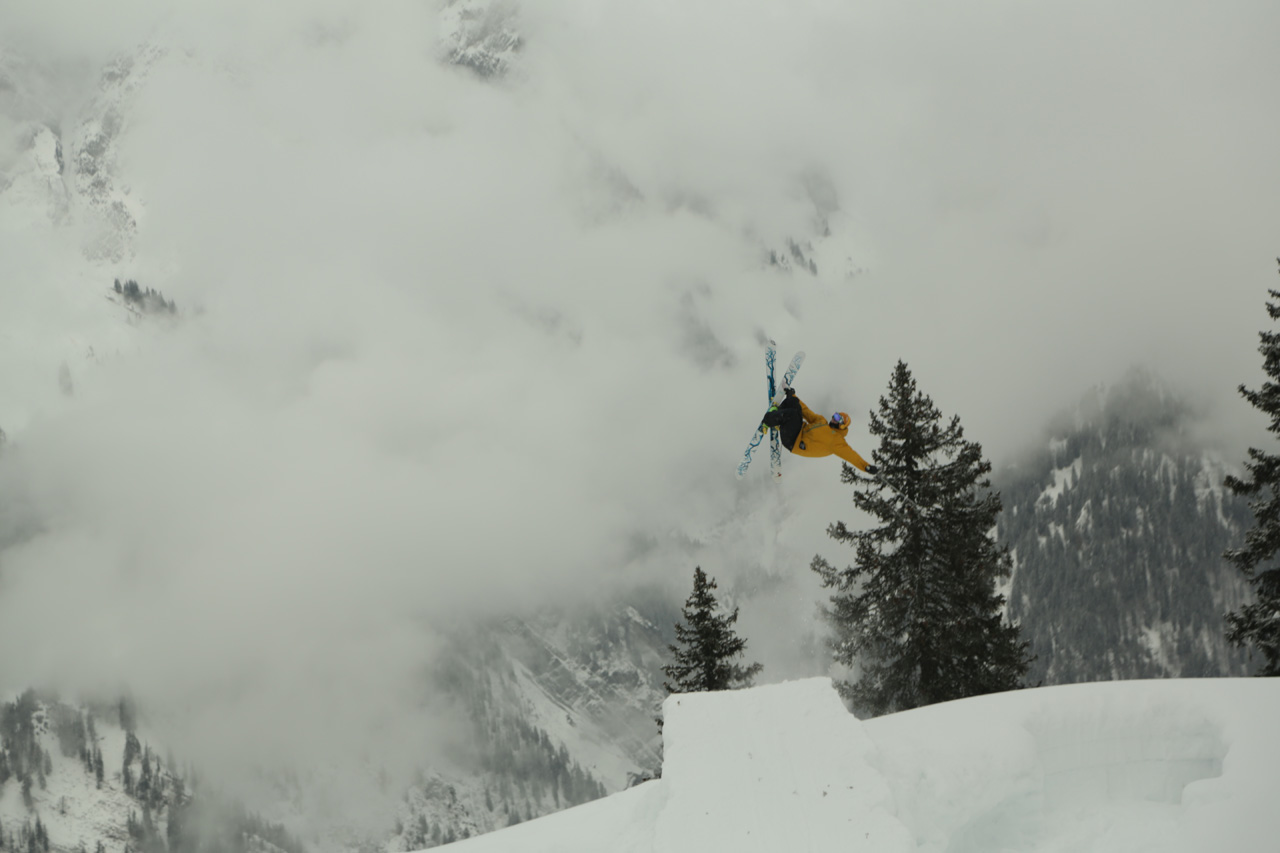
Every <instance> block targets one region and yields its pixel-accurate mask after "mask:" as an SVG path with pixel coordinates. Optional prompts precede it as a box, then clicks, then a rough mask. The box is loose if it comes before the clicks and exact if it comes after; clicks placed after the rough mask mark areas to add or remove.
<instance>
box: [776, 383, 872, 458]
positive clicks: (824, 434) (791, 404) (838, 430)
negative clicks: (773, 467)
mask: <svg viewBox="0 0 1280 853" xmlns="http://www.w3.org/2000/svg"><path fill="white" fill-rule="evenodd" d="M783 390H784V391H785V392H786V399H785V400H783V401H782V403H781V404H780V405H779V406H778V407H777V408H776V409H770V410H769V411H768V412H766V413H765V416H764V420H763V421H761V424H760V428H761V429H762V430H763V429H764V428H766V427H775V428H777V430H778V434H779V435H778V437H779V438H781V439H782V443H783V445H785V446H786V448H787V450H790V451H791V452H792V453H794V454H796V455H797V456H830V455H831V454H833V453H834V454H835V455H836V456H839V457H840V458H841V459H843V460H844V461H846V462H848V463H849V464H850V465H852V466H853V467H855V468H857V469H858V470H860V471H864V472H866V473H867V474H871V475H872V476H874V475H875V474H876V473H877V470H878V469H877V468H876V466H874V465H870V464H868V463H867V461H866V460H865V459H863V458H862V457H861V456H859V455H858V453H857V451H855V450H854V449H853V448H852V447H850V446H849V442H848V441H846V440H845V437H846V436H847V435H848V434H849V416H848V415H847V414H845V413H844V412H836V413H835V414H834V415H832V416H831V420H830V421H828V420H827V419H826V418H824V417H822V415H819V414H818V413H816V412H814V411H813V409H810V408H809V407H808V406H806V405H805V404H804V403H802V402H801V401H800V398H799V397H797V396H796V392H795V389H793V388H785V389H783Z"/></svg>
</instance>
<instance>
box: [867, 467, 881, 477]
mask: <svg viewBox="0 0 1280 853" xmlns="http://www.w3.org/2000/svg"><path fill="white" fill-rule="evenodd" d="M867 473H868V474H870V475H871V476H872V477H874V476H875V475H876V474H879V473H880V469H879V468H877V467H876V466H874V465H868V466H867Z"/></svg>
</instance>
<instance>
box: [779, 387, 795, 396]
mask: <svg viewBox="0 0 1280 853" xmlns="http://www.w3.org/2000/svg"><path fill="white" fill-rule="evenodd" d="M782 393H783V394H784V395H786V396H788V397H794V396H795V395H796V389H794V388H783V389H782Z"/></svg>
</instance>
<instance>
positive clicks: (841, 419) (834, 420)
mask: <svg viewBox="0 0 1280 853" xmlns="http://www.w3.org/2000/svg"><path fill="white" fill-rule="evenodd" d="M831 422H832V423H833V424H835V425H836V426H839V425H840V424H842V423H844V417H843V416H842V415H841V414H840V413H839V412H836V413H835V414H834V415H832V416H831Z"/></svg>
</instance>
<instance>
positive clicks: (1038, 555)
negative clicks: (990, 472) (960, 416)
mask: <svg viewBox="0 0 1280 853" xmlns="http://www.w3.org/2000/svg"><path fill="white" fill-rule="evenodd" d="M1193 425H1194V412H1193V411H1192V409H1191V407H1189V406H1188V405H1187V404H1186V403H1185V402H1183V401H1181V400H1179V399H1178V398H1176V397H1175V396H1173V395H1172V394H1171V393H1170V392H1169V391H1168V390H1167V389H1165V388H1163V387H1162V386H1161V385H1160V383H1159V382H1158V381H1157V380H1155V379H1154V378H1152V377H1151V376H1149V375H1147V374H1142V373H1135V374H1132V375H1130V376H1129V377H1128V378H1127V379H1125V380H1124V381H1123V382H1121V383H1120V384H1118V385H1117V386H1116V387H1114V388H1112V389H1109V390H1105V391H1104V390H1097V391H1095V392H1093V393H1091V394H1090V395H1088V396H1087V397H1086V398H1085V399H1084V400H1082V401H1081V402H1080V404H1079V405H1078V406H1077V407H1076V408H1075V409H1074V410H1073V411H1071V412H1069V413H1066V414H1064V415H1063V416H1062V417H1061V418H1060V419H1059V420H1058V421H1057V423H1056V424H1055V425H1054V426H1053V427H1052V428H1051V429H1050V430H1049V434H1048V441H1047V442H1046V446H1045V447H1044V448H1043V449H1042V450H1040V451H1039V452H1037V453H1035V454H1034V455H1033V456H1032V457H1031V458H1030V459H1028V460H1026V461H1024V462H1022V463H1021V464H1019V465H1018V466H1016V467H1013V468H1010V469H1008V470H1006V471H1004V472H1003V473H1002V474H1001V475H1000V476H999V477H998V478H997V482H996V485H997V487H998V488H1000V489H1001V491H1002V494H1003V497H1004V514H1003V516H1002V518H1001V520H1000V524H999V538H1000V541H1001V542H1002V543H1004V544H1007V545H1009V546H1010V547H1011V548H1012V549H1013V555H1014V560H1015V570H1014V575H1013V579H1012V586H1011V590H1010V595H1009V612H1010V615H1011V616H1012V617H1013V618H1014V619H1015V620H1017V621H1018V622H1019V623H1020V624H1021V626H1022V633H1023V636H1024V637H1025V638H1027V639H1029V640H1031V650H1032V652H1033V653H1034V654H1036V655H1037V656H1038V657H1037V660H1036V661H1035V662H1034V663H1033V664H1032V670H1031V673H1030V683H1032V684H1036V683H1039V682H1041V681H1043V682H1044V683H1046V684H1060V683H1069V682H1079V681H1091V680H1105V679H1118V678H1152V677H1170V676H1182V677H1196V676H1219V675H1242V674H1245V673H1246V672H1248V670H1249V665H1248V661H1247V659H1246V657H1245V656H1244V655H1243V654H1242V653H1240V652H1238V651H1236V650H1234V649H1231V648H1229V647H1228V644H1227V642H1226V640H1225V639H1224V638H1223V631H1224V621H1223V616H1222V614H1223V613H1224V611H1226V610H1228V609H1232V608H1235V607H1236V606H1238V605H1239V603H1240V601H1241V600H1242V597H1243V596H1244V595H1245V593H1246V590H1245V587H1244V584H1243V582H1242V580H1241V578H1240V577H1239V576H1238V573H1237V572H1236V571H1235V570H1234V569H1232V568H1230V567H1229V566H1228V565H1227V564H1226V562H1225V561H1224V560H1223V559H1222V554H1223V551H1225V550H1226V549H1227V548H1228V547H1231V546H1232V545H1234V544H1236V543H1238V542H1239V541H1240V539H1241V537H1242V536H1243V531H1244V530H1245V529H1247V528H1248V526H1249V524H1250V523H1251V516H1250V515H1249V512H1248V508H1247V506H1246V505H1245V503H1244V502H1243V501H1241V500H1240V499H1238V498H1236V497H1234V496H1233V495H1231V494H1230V493H1228V492H1226V491H1225V490H1224V489H1223V487H1222V479H1223V476H1224V475H1225V473H1226V469H1225V468H1224V466H1223V464H1222V462H1220V461H1218V460H1217V459H1215V458H1214V456H1213V455H1212V454H1210V453H1207V452H1206V450H1205V449H1204V448H1203V447H1201V446H1197V444H1196V443H1195V442H1194V441H1193V439H1192V436H1191V429H1192V427H1193Z"/></svg>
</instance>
